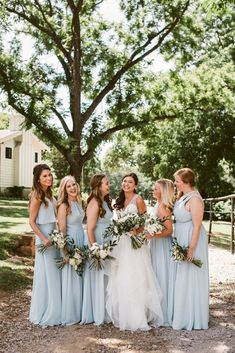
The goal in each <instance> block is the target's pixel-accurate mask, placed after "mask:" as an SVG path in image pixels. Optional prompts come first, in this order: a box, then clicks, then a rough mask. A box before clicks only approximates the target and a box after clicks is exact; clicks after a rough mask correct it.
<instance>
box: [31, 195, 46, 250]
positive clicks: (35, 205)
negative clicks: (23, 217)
mask: <svg viewBox="0 0 235 353" xmlns="http://www.w3.org/2000/svg"><path fill="white" fill-rule="evenodd" d="M40 205H41V202H40V201H39V200H38V199H36V197H33V196H32V199H31V202H30V207H29V224H30V226H31V228H32V230H33V231H34V233H35V234H36V235H37V236H38V237H39V238H40V239H41V241H42V242H43V244H44V245H46V246H50V245H51V242H50V240H48V238H47V237H46V236H45V235H44V234H43V233H42V232H41V231H40V229H39V228H38V226H37V224H36V219H37V216H38V212H39V208H40Z"/></svg>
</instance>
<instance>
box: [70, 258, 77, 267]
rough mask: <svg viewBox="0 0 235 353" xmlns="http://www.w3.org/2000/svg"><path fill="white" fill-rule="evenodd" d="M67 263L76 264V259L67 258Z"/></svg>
mask: <svg viewBox="0 0 235 353" xmlns="http://www.w3.org/2000/svg"><path fill="white" fill-rule="evenodd" d="M69 264H70V265H71V266H75V265H76V260H75V259H74V258H72V259H69Z"/></svg>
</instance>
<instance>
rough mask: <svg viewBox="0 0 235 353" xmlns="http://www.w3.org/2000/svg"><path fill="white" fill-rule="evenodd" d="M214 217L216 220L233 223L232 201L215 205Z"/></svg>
mask: <svg viewBox="0 0 235 353" xmlns="http://www.w3.org/2000/svg"><path fill="white" fill-rule="evenodd" d="M214 215H215V217H216V219H219V220H222V221H231V201H230V200H227V201H219V202H217V203H216V204H215V205H214Z"/></svg>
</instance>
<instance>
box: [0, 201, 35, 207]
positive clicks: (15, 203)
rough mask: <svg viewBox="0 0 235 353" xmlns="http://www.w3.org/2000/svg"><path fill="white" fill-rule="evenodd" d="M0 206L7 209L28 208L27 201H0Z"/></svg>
mask: <svg viewBox="0 0 235 353" xmlns="http://www.w3.org/2000/svg"><path fill="white" fill-rule="evenodd" d="M0 206H5V207H7V206H9V207H26V208H27V207H28V201H22V200H19V201H15V200H14V201H13V200H0Z"/></svg>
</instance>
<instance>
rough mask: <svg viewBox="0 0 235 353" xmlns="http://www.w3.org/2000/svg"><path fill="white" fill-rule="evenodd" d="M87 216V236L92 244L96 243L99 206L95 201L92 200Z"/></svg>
mask: <svg viewBox="0 0 235 353" xmlns="http://www.w3.org/2000/svg"><path fill="white" fill-rule="evenodd" d="M86 215H87V234H88V238H89V241H90V243H91V244H93V243H95V242H96V238H95V232H94V231H95V227H96V223H97V220H98V217H99V205H98V202H97V201H96V200H95V199H92V200H91V201H90V202H89V204H88V206H87V210H86Z"/></svg>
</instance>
